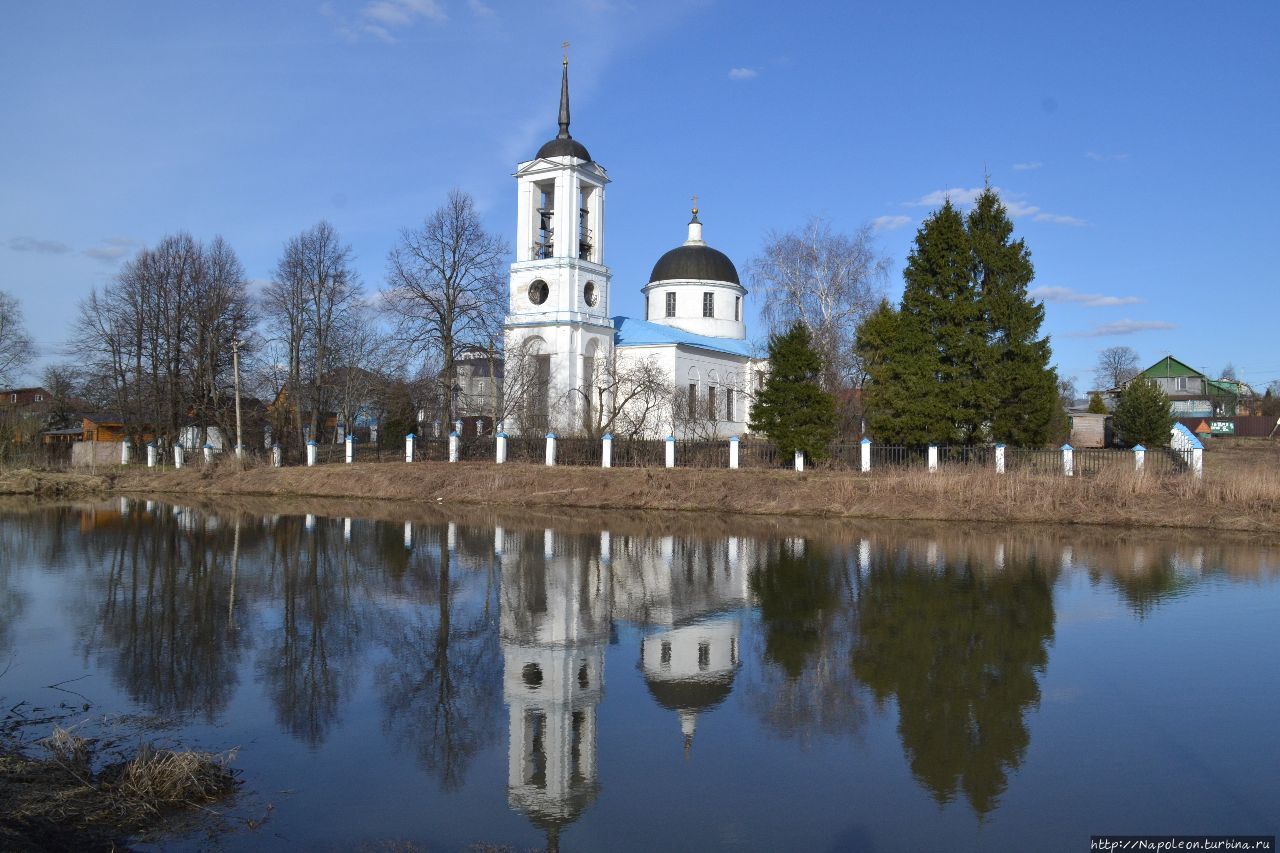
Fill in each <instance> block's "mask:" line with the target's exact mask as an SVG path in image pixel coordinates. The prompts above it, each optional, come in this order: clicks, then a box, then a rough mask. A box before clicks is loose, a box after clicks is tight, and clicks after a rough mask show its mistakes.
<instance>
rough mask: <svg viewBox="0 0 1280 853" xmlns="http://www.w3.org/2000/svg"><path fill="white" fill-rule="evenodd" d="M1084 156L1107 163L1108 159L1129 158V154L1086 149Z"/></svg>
mask: <svg viewBox="0 0 1280 853" xmlns="http://www.w3.org/2000/svg"><path fill="white" fill-rule="evenodd" d="M1084 156H1086V157H1088V158H1089V159H1090V160H1094V161H1096V162H1098V163H1105V162H1107V161H1108V160H1128V159H1129V155H1128V154H1104V153H1101V152H1098V151H1086V152H1085V153H1084Z"/></svg>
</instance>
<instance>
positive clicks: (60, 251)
mask: <svg viewBox="0 0 1280 853" xmlns="http://www.w3.org/2000/svg"><path fill="white" fill-rule="evenodd" d="M6 245H8V247H9V248H10V249H12V250H13V251H15V252H36V253H38V254H41V255H65V254H66V253H67V252H70V251H71V247H70V246H68V245H67V244H66V243H59V242H58V241H57V240H38V239H36V238H35V237H10V238H9V241H8V243H7V244H6Z"/></svg>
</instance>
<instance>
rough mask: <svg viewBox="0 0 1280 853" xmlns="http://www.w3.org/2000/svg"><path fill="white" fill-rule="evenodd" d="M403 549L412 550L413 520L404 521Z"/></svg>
mask: <svg viewBox="0 0 1280 853" xmlns="http://www.w3.org/2000/svg"><path fill="white" fill-rule="evenodd" d="M404 549H405V550H406V551H412V550H413V522H412V521H406V522H405V523H404Z"/></svg>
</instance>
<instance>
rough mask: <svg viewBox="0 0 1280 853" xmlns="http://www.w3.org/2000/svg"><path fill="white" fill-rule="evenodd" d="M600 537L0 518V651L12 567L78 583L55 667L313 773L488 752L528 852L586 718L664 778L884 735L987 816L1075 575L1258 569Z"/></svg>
mask: <svg viewBox="0 0 1280 853" xmlns="http://www.w3.org/2000/svg"><path fill="white" fill-rule="evenodd" d="M797 526H798V525H797ZM599 527H600V525H595V526H593V525H592V524H590V523H587V522H585V521H582V522H565V523H564V524H563V527H557V528H550V527H546V526H543V525H541V524H539V523H537V522H536V521H534V520H532V519H523V520H520V521H518V522H517V521H506V522H504V523H503V524H501V525H500V524H495V523H491V522H489V521H488V520H487V519H485V518H483V517H480V518H476V519H473V520H471V521H464V520H452V521H450V520H447V519H444V518H443V517H442V518H439V519H427V520H425V521H418V522H404V521H403V520H402V519H390V518H389V519H387V520H385V521H372V520H364V519H360V518H355V517H349V516H332V515H329V516H326V515H323V514H319V513H311V514H305V515H283V516H273V515H265V514H257V513H251V512H248V511H240V512H231V513H226V514H215V513H209V512H202V511H198V510H193V509H187V508H175V507H170V506H167V505H163V504H159V503H152V504H148V503H145V502H138V501H133V502H125V503H119V502H112V503H111V504H109V505H103V506H97V507H91V508H83V509H65V508H64V509H59V510H48V511H45V512H41V513H36V514H30V515H21V514H18V515H12V514H11V515H9V516H5V517H4V519H3V524H0V656H2V655H3V654H4V653H5V650H6V647H9V648H12V647H13V645H14V633H13V630H14V629H13V626H14V625H15V624H18V623H20V622H22V620H23V619H24V618H26V616H25V615H24V614H26V613H27V612H28V611H29V610H30V609H31V608H32V596H33V593H32V592H31V587H30V584H28V583H27V579H26V578H25V577H24V575H23V574H22V572H23V571H24V568H23V567H29V566H33V565H34V566H41V567H46V568H44V569H43V571H46V572H64V573H68V574H69V573H70V572H72V571H74V570H73V569H70V568H68V567H69V566H75V565H79V566H83V569H81V570H80V571H82V572H83V574H82V575H75V576H73V579H74V581H75V584H74V585H73V586H72V589H73V590H74V591H73V592H70V593H68V595H69V597H70V600H71V606H70V607H68V608H67V611H68V614H69V615H68V617H67V618H68V619H69V621H70V622H71V623H72V625H73V629H74V634H75V637H76V641H75V642H76V648H77V650H78V652H79V653H80V654H81V655H82V656H83V657H84V658H85V659H88V660H92V661H94V662H96V664H97V665H98V666H100V667H101V668H102V669H103V670H104V671H106V672H108V673H110V675H111V678H112V680H113V681H114V683H115V684H117V685H118V686H119V687H120V689H121V690H122V691H123V693H124V694H125V695H126V696H128V697H129V699H131V700H132V701H134V702H136V703H137V704H138V705H139V706H141V707H143V708H145V709H147V710H148V711H150V712H152V713H156V714H161V715H166V716H171V717H177V718H194V719H202V720H208V721H210V722H217V723H222V722H225V718H226V717H227V715H228V714H229V713H231V712H230V711H229V708H231V706H232V703H233V702H234V701H235V700H236V698H237V697H238V696H240V697H243V695H244V694H245V693H249V692H252V693H254V695H255V699H260V704H261V706H262V712H263V716H264V718H267V719H270V718H271V717H272V716H274V720H275V725H276V727H277V729H278V730H279V731H280V732H282V733H283V734H284V736H285V738H287V739H293V740H295V741H296V742H297V743H299V744H301V745H303V746H304V747H305V748H306V749H305V751H309V752H311V753H315V752H319V751H322V750H323V749H324V747H325V745H326V744H327V743H328V742H330V741H331V740H334V739H336V738H339V737H342V736H343V733H344V730H345V729H344V727H345V726H346V725H347V723H348V722H350V720H349V719H347V718H348V717H350V716H351V713H350V712H351V709H352V708H353V707H363V706H358V705H357V703H358V702H361V701H363V702H365V703H372V704H373V706H374V711H373V714H372V715H371V718H372V719H374V720H375V721H377V720H378V715H380V722H381V733H380V736H381V737H383V738H385V740H386V741H387V742H388V743H390V744H392V745H394V748H395V751H396V752H398V753H399V752H402V753H404V754H406V755H409V756H412V758H413V760H414V762H415V763H416V766H417V767H418V768H420V769H421V771H423V772H424V773H425V775H426V776H427V777H429V778H430V779H432V780H434V782H435V784H436V785H438V787H439V789H440V790H441V791H442V792H444V793H446V794H453V793H457V792H461V791H463V790H464V789H466V788H467V786H468V784H469V783H470V782H471V781H472V780H473V779H474V778H480V779H485V780H489V781H486V783H485V784H488V785H490V786H491V787H492V786H494V785H498V784H500V782H498V780H496V779H493V776H492V773H490V774H489V775H486V774H484V773H479V774H474V773H472V771H473V768H475V767H476V766H477V764H478V763H479V764H483V761H484V760H488V761H493V760H494V758H495V756H500V755H501V754H502V753H504V752H505V767H506V772H505V778H506V790H505V800H506V803H507V805H508V806H509V807H510V808H511V809H514V810H515V811H517V812H519V813H520V814H522V815H524V816H525V818H527V820H528V822H529V824H531V825H532V826H533V827H536V828H537V831H538V832H539V834H541V835H542V836H543V837H544V838H545V840H546V843H547V845H548V847H550V848H552V849H554V848H555V847H557V846H558V845H559V843H560V840H561V838H562V837H563V836H564V834H565V833H566V832H567V831H569V828H570V827H571V826H573V825H574V824H575V823H576V822H578V821H582V820H584V816H585V815H587V814H588V813H589V812H592V811H593V810H596V811H599V810H601V809H606V808H608V807H607V806H606V805H605V801H606V800H607V797H606V796H605V793H604V792H605V791H607V790H608V786H609V781H610V779H611V778H612V779H618V778H619V777H618V775H616V774H620V773H624V772H625V771H626V767H625V766H624V765H625V762H624V761H623V758H622V756H623V755H624V754H626V750H627V749H631V748H634V747H635V746H636V744H634V743H632V742H631V741H630V740H628V739H627V738H624V737H623V736H622V735H616V734H615V735H614V737H613V739H612V740H610V739H609V738H608V737H604V736H602V734H601V733H602V731H607V729H604V728H602V725H601V721H602V720H604V721H605V722H606V723H608V722H610V721H611V720H614V719H618V720H622V721H628V722H629V721H630V720H631V719H632V718H633V716H634V715H638V714H643V713H649V714H657V715H659V718H660V719H661V720H662V724H661V726H660V728H659V729H658V731H660V732H661V734H660V735H657V736H654V737H655V739H654V740H653V742H652V743H648V742H645V743H641V744H640V745H639V746H640V748H642V749H643V750H645V751H648V752H652V753H654V754H655V755H660V756H671V758H672V761H673V763H674V764H673V767H666V766H665V765H664V768H665V769H664V770H663V772H672V773H675V772H685V773H688V774H693V773H694V772H695V771H697V770H699V769H700V766H699V765H700V764H703V763H705V759H703V758H702V755H703V753H702V752H700V751H699V750H705V749H707V747H705V746H704V747H699V746H698V744H699V743H700V742H701V743H705V742H706V736H705V734H704V735H703V740H702V741H699V730H700V729H701V730H702V732H704V733H707V732H710V733H711V734H712V735H715V734H725V735H730V736H732V738H734V739H735V741H736V742H738V743H740V747H741V749H743V750H748V749H758V748H759V746H758V737H757V734H763V735H764V736H767V737H771V738H774V739H776V740H777V741H778V742H780V743H782V744H784V745H786V746H791V747H793V746H794V744H795V743H796V742H798V743H799V744H801V745H809V744H811V743H812V742H813V741H814V740H815V739H818V738H825V739H828V742H840V741H847V740H849V739H851V738H854V737H855V736H856V737H861V736H862V735H863V733H864V732H865V731H866V730H867V729H870V728H873V727H874V724H875V723H877V721H880V720H885V721H888V723H889V724H896V735H895V734H894V732H893V729H892V728H889V729H888V731H889V737H890V738H891V739H892V741H891V743H892V747H891V748H892V750H893V753H894V755H895V757H896V756H899V755H903V756H905V758H906V765H907V767H908V769H909V771H910V774H911V777H912V778H913V779H914V783H913V784H914V785H918V786H919V789H922V790H923V791H925V792H927V793H928V795H929V797H930V798H932V800H934V801H936V802H937V803H940V804H945V803H951V802H954V801H959V802H962V803H965V804H967V807H968V809H970V810H972V812H973V813H974V814H976V815H977V816H978V817H979V818H984V817H986V816H987V815H990V814H991V813H992V812H994V811H996V810H997V809H999V808H1000V805H1001V801H1002V799H1003V798H1004V795H1005V793H1006V792H1007V791H1008V789H1009V788H1010V786H1011V785H1013V781H1014V779H1015V777H1016V776H1017V774H1018V772H1019V770H1020V769H1021V768H1022V767H1023V765H1024V763H1025V761H1026V756H1027V752H1028V748H1029V745H1030V743H1031V738H1032V728H1031V725H1030V723H1029V718H1030V714H1031V712H1032V711H1033V710H1034V709H1036V708H1037V707H1038V705H1039V703H1040V700H1041V689H1042V688H1041V683H1042V681H1043V679H1044V678H1045V673H1046V668H1047V665H1048V662H1049V655H1050V649H1051V648H1052V645H1053V642H1054V639H1055V623H1056V620H1057V612H1058V608H1057V606H1056V604H1055V594H1057V593H1059V591H1060V589H1061V586H1062V584H1061V583H1060V579H1061V578H1062V577H1064V576H1065V575H1067V574H1068V573H1071V572H1075V571H1077V569H1083V570H1084V571H1083V575H1082V576H1083V577H1086V578H1088V579H1089V580H1090V581H1091V583H1092V584H1093V589H1095V590H1102V591H1105V594H1106V595H1108V596H1111V597H1112V598H1113V599H1114V600H1115V601H1117V602H1119V603H1120V604H1121V605H1122V606H1123V608H1124V610H1127V611H1128V612H1131V613H1133V614H1135V615H1137V616H1139V617H1146V616H1149V615H1151V614H1152V613H1154V612H1156V610H1157V609H1158V608H1161V607H1166V606H1169V605H1170V604H1171V602H1173V601H1175V600H1176V599H1177V598H1178V597H1179V596H1185V595H1189V594H1190V592H1191V591H1193V590H1194V589H1196V588H1197V587H1198V586H1199V585H1201V584H1203V583H1204V581H1205V580H1206V578H1209V577H1213V576H1214V574H1213V573H1214V572H1218V571H1222V570H1223V569H1221V568H1220V567H1224V566H1232V567H1234V568H1233V569H1232V570H1233V571H1235V572H1237V573H1239V574H1240V575H1241V576H1244V577H1249V578H1255V577H1259V576H1263V575H1267V576H1269V573H1270V572H1271V571H1272V569H1271V568H1270V567H1271V566H1274V565H1276V563H1277V562H1278V561H1277V559H1276V555H1275V554H1274V553H1273V552H1261V551H1258V550H1257V549H1253V550H1250V551H1248V552H1247V553H1248V559H1241V558H1238V557H1235V556H1233V555H1231V554H1230V553H1228V551H1227V548H1228V547H1229V546H1223V547H1222V548H1219V549H1217V550H1215V549H1212V548H1206V547H1205V546H1203V545H1195V544H1192V545H1186V544H1182V543H1162V542H1160V541H1159V540H1152V541H1143V542H1126V541H1121V542H1115V541H1113V540H1112V538H1111V537H1106V536H1099V537H1097V538H1092V539H1091V538H1090V537H1089V536H1087V535H1084V534H1081V533H1079V532H1072V533H1071V535H1070V536H1069V537H1066V536H1056V535H1043V534H1037V535H1030V534H1029V535H1026V536H1022V537H1018V536H1012V535H1003V534H1000V535H993V534H989V533H988V534H976V533H973V532H971V531H944V532H933V531H929V530H927V529H926V530H922V531H920V532H917V533H914V534H906V533H902V532H901V531H894V532H893V534H892V535H882V534H879V533H877V532H876V531H875V530H863V531H856V530H851V531H845V532H844V533H843V534H841V535H832V534H831V533H830V532H829V531H828V533H827V534H826V535H796V533H797V532H804V531H795V530H786V531H779V530H777V529H767V528H762V529H761V530H759V531H757V532H755V534H754V535H745V536H744V535H731V532H730V531H728V530H706V531H702V532H701V533H700V534H698V535H673V534H667V535H661V534H660V535H650V534H649V533H648V532H647V529H646V528H645V526H643V525H641V524H636V525H628V524H625V523H618V524H616V525H612V526H611V529H610V530H605V531H603V532H602V531H601V530H600V529H599ZM1259 554H1261V556H1258V555H1259ZM1206 567H1214V568H1206ZM1122 612H1123V611H1122ZM3 666H4V659H3V657H0V669H3ZM606 672H608V673H610V675H609V678H610V679H611V683H613V685H614V689H615V692H614V694H613V695H612V696H611V694H610V690H609V687H608V685H607V684H606ZM619 679H634V681H631V682H629V683H628V684H624V685H621V687H623V688H624V689H622V690H618V687H619V686H620V685H619V684H618V680H619ZM627 688H631V689H627ZM635 697H639V698H640V704H641V705H643V707H638V706H637V705H636V703H635ZM627 702H629V703H631V704H630V705H627V704H624V703H627ZM720 708H727V709H728V711H729V713H727V714H722V713H720V712H719V711H717V709H720ZM735 714H736V716H734V715H735ZM504 722H505V724H506V725H505V731H504V725H503V723H504ZM616 728H617V727H616V724H615V729H616ZM376 736H379V735H376ZM627 737H628V738H630V737H632V736H631V735H628V736H627ZM682 754H683V757H684V761H685V762H686V764H688V765H692V766H685V765H682V764H681V762H680V756H681V755H682ZM486 756H488V758H487V759H486V758H485V757H486ZM499 770H500V768H499ZM611 771H612V773H614V774H615V775H614V776H610V772H611ZM689 778H692V777H691V776H690V777H689ZM904 778H905V775H904ZM338 784H341V783H338ZM498 790H499V789H497V788H495V789H494V791H493V792H494V793H495V794H496V793H497V791H498ZM361 793H362V792H359V791H352V792H350V796H351V797H353V798H355V800H359V797H360V796H361Z"/></svg>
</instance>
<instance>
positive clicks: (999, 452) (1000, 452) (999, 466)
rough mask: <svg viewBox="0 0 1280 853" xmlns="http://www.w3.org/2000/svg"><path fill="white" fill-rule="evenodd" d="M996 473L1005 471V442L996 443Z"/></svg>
mask: <svg viewBox="0 0 1280 853" xmlns="http://www.w3.org/2000/svg"><path fill="white" fill-rule="evenodd" d="M996 473H997V474H1003V473H1004V445H1003V444H997V445H996Z"/></svg>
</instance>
